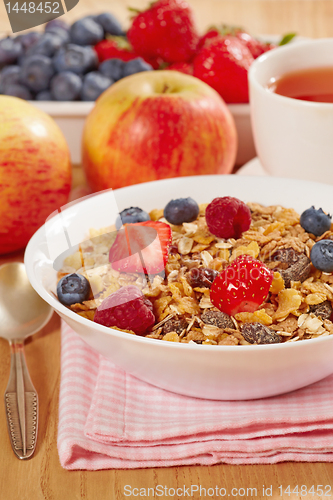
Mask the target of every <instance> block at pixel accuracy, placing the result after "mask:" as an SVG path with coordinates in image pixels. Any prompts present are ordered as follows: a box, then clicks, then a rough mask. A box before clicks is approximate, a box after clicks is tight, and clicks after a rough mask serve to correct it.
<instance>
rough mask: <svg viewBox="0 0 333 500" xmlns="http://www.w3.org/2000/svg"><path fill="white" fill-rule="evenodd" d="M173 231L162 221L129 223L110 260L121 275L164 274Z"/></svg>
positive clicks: (115, 244)
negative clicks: (138, 273) (122, 273)
mask: <svg viewBox="0 0 333 500" xmlns="http://www.w3.org/2000/svg"><path fill="white" fill-rule="evenodd" d="M170 244H171V228H170V226H169V224H165V223H164V222H160V221H145V222H138V223H136V224H126V225H125V226H124V229H121V230H120V231H119V232H118V234H117V237H116V239H115V241H114V243H113V245H112V247H111V248H110V254H109V261H110V262H111V263H112V267H113V269H116V270H117V271H120V272H129V273H131V272H132V273H135V272H144V273H146V274H149V275H150V274H157V273H160V272H162V271H164V268H165V264H166V263H167V260H168V249H169V245H170Z"/></svg>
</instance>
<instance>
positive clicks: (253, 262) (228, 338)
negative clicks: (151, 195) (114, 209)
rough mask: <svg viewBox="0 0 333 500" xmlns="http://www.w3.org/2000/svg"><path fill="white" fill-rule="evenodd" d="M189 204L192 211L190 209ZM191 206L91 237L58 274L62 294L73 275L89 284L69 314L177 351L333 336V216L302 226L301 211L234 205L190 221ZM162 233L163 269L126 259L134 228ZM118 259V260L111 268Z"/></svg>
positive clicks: (318, 214) (315, 213)
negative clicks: (174, 345)
mask: <svg viewBox="0 0 333 500" xmlns="http://www.w3.org/2000/svg"><path fill="white" fill-rule="evenodd" d="M181 200H182V203H183V205H184V200H185V201H186V200H189V199H188V198H187V199H181ZM181 200H172V202H176V205H177V202H179V201H181ZM216 200H218V201H216ZM221 200H222V201H221ZM223 200H224V201H223ZM225 200H226V201H225ZM233 200H236V201H233ZM192 201H193V200H192ZM170 203H171V202H170ZM182 203H180V205H181V206H180V209H179V207H178V208H177V206H176V209H175V206H172V203H171V206H170V204H168V205H167V207H165V208H164V209H155V210H153V211H151V212H150V213H149V215H148V214H146V215H147V217H146V218H143V220H142V217H141V218H139V222H135V221H136V220H137V218H135V217H136V216H137V213H135V211H140V212H142V211H141V210H140V209H137V208H133V207H131V209H127V210H128V211H129V212H131V211H132V215H133V213H134V222H131V221H132V220H133V218H132V219H131V217H130V218H129V223H126V217H123V218H122V222H123V223H124V226H123V228H122V229H119V223H118V228H117V229H119V230H118V231H117V230H116V227H115V226H111V227H107V228H101V229H90V233H89V239H88V240H86V241H84V242H83V243H82V244H81V245H80V249H79V251H78V252H76V253H75V254H73V255H71V256H69V257H67V258H66V259H65V262H64V266H63V268H62V269H61V271H60V272H59V273H58V279H59V280H60V281H59V282H58V290H59V289H61V287H59V283H60V284H61V282H62V280H64V279H66V278H68V275H70V277H71V276H73V275H78V276H79V277H80V276H82V277H83V278H84V280H87V281H85V282H86V283H87V282H89V287H88V289H86V291H85V294H84V300H77V302H75V303H71V304H66V305H67V306H68V307H69V308H70V309H71V310H73V311H75V312H76V313H77V314H79V315H80V316H83V317H84V318H87V319H89V320H92V321H97V322H99V323H101V324H105V325H106V326H109V327H113V328H116V329H120V330H123V331H126V332H128V333H131V334H138V335H142V336H145V337H147V338H152V339H158V340H166V341H171V342H183V343H188V342H191V343H193V342H194V343H196V344H201V345H207V344H208V345H231V346H232V345H251V344H275V343H286V342H297V341H300V340H306V339H313V338H318V337H323V336H327V335H331V334H333V323H332V321H331V320H332V304H333V274H332V271H333V251H332V249H333V227H331V217H330V215H328V214H325V213H324V212H323V211H322V210H321V209H320V210H316V209H315V208H314V207H311V209H309V210H308V211H305V212H304V213H303V214H302V215H301V217H300V215H299V214H298V213H297V212H296V211H295V210H294V209H292V208H285V207H282V206H276V205H274V206H263V205H261V204H259V203H247V204H245V203H243V202H241V201H240V200H237V199H236V198H231V197H224V198H216V199H215V200H213V201H212V202H211V203H210V204H201V205H197V209H195V208H193V206H192V207H189V208H188V210H185V211H184V210H183V211H182V210H181V209H182V208H184V207H183V206H182ZM188 203H189V202H188ZM237 203H238V205H237ZM214 204H215V205H214ZM233 204H234V205H233ZM185 205H186V203H185ZM168 207H169V208H168ZM235 207H236V208H235ZM185 208H186V206H185ZM168 210H169V211H170V210H171V212H170V214H171V215H170V214H169V213H168ZM191 210H192V212H191ZM125 212H126V211H123V212H122V213H121V214H120V215H122V214H124V213H125ZM172 213H173V215H172ZM304 214H305V215H304ZM174 215H176V217H174ZM166 217H167V218H166ZM177 217H178V219H177ZM184 218H185V220H187V221H184V222H182V220H184ZM214 218H215V219H214ZM188 220H190V221H189V222H188ZM221 220H222V228H221V227H219V224H220V222H219V221H221ZM149 221H151V222H149ZM170 221H171V222H170ZM172 222H176V223H172ZM156 223H157V227H158V228H161V233H160V232H159V229H158V231H157V233H158V237H159V238H160V241H159V243H160V244H161V245H160V248H161V249H162V250H161V251H162V254H163V255H162V257H163V259H164V260H163V269H162V270H161V269H158V268H156V269H155V268H154V269H153V270H154V271H155V272H154V273H152V272H151V271H152V268H149V269H148V266H147V269H146V268H145V264H144V263H143V270H142V269H141V272H134V271H133V269H136V267H134V268H133V261H130V260H129V259H131V253H129V254H127V256H125V257H124V259H123V260H121V259H120V257H121V252H120V250H121V246H122V245H123V244H124V241H126V239H125V236H126V234H127V233H126V228H127V230H128V231H129V229H131V230H132V229H133V228H134V229H137V228H138V227H139V228H142V227H154V226H156ZM215 223H216V224H217V226H216V225H214V224H215ZM220 226H221V224H220ZM122 231H123V232H124V234H123V236H121V232H122ZM163 231H164V232H165V234H164V233H163ZM168 231H169V234H170V238H168ZM311 231H313V232H311ZM213 233H214V234H213ZM221 234H223V235H224V236H221ZM230 234H233V235H234V236H230ZM124 235H125V236H124ZM315 245H316V248H315V249H314V250H313V248H314V246H315ZM152 248H153V247H152ZM110 249H112V250H111V251H110ZM119 252H120V253H119ZM163 252H164V253H163ZM142 253H144V252H142ZM111 255H113V256H117V255H118V257H117V259H118V260H117V259H114V258H113V259H111V262H110V256H111ZM152 255H153V257H154V256H155V257H156V249H154V253H153V254H152ZM155 257H154V258H155ZM160 258H161V255H160ZM119 259H120V260H119ZM126 259H127V260H126ZM137 259H138V256H136V264H135V265H138V263H137ZM127 261H128V262H129V264H128V262H127ZM119 262H120V264H119ZM314 264H315V265H314ZM315 266H316V267H315ZM254 271H256V273H257V274H255V273H254V274H253V272H254ZM251 273H252V274H251ZM74 288H75V287H74ZM61 293H62V292H60V295H59V293H58V297H59V300H60V301H62V299H61ZM73 293H74V292H73ZM133 293H134V295H133ZM126 294H127V295H126ZM78 296H79V295H78ZM79 297H80V296H79ZM121 297H122V298H121ZM126 300H127V303H126ZM63 303H66V302H63ZM141 314H142V316H140V315H141ZM131 315H132V316H133V315H134V316H135V315H136V319H135V318H133V317H130V316H131ZM117 318H119V319H117ZM110 322H111V324H110ZM133 325H136V326H133ZM127 326H128V327H127ZM131 326H132V328H131Z"/></svg>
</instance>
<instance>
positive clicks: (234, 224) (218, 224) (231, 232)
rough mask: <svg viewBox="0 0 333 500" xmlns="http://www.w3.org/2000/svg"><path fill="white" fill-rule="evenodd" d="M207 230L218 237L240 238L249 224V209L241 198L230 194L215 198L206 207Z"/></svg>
mask: <svg viewBox="0 0 333 500" xmlns="http://www.w3.org/2000/svg"><path fill="white" fill-rule="evenodd" d="M206 223H207V226H208V229H209V231H210V232H211V233H212V234H214V236H217V237H218V238H225V239H228V238H236V239H237V238H240V236H241V235H242V233H243V232H244V231H247V230H248V229H249V227H250V225H251V211H250V209H249V207H248V206H247V205H246V204H245V203H244V202H243V201H241V200H238V199H237V198H233V197H232V196H225V197H223V198H215V199H214V200H213V201H212V202H211V203H210V204H209V205H208V206H207V208H206Z"/></svg>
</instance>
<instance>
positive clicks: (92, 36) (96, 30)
mask: <svg viewBox="0 0 333 500" xmlns="http://www.w3.org/2000/svg"><path fill="white" fill-rule="evenodd" d="M69 34H70V37H71V41H72V42H73V43H75V44H76V45H96V43H98V42H100V41H101V40H103V38H104V30H103V28H102V26H101V25H100V24H99V23H96V21H94V20H93V19H92V18H91V17H83V18H82V19H79V20H78V21H76V22H75V23H74V24H72V26H71V28H70V30H69Z"/></svg>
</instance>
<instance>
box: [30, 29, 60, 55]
mask: <svg viewBox="0 0 333 500" xmlns="http://www.w3.org/2000/svg"><path fill="white" fill-rule="evenodd" d="M63 45H64V40H63V39H62V38H60V36H59V35H56V34H55V33H50V32H47V33H43V35H42V36H41V37H40V38H38V40H37V41H36V42H35V43H33V44H32V45H31V46H30V47H29V49H28V50H27V51H26V54H25V55H27V56H32V55H35V54H40V55H42V56H47V57H53V56H54V54H55V53H56V52H57V51H58V50H59V49H60V47H62V46H63ZM24 60H25V59H23V62H24Z"/></svg>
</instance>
